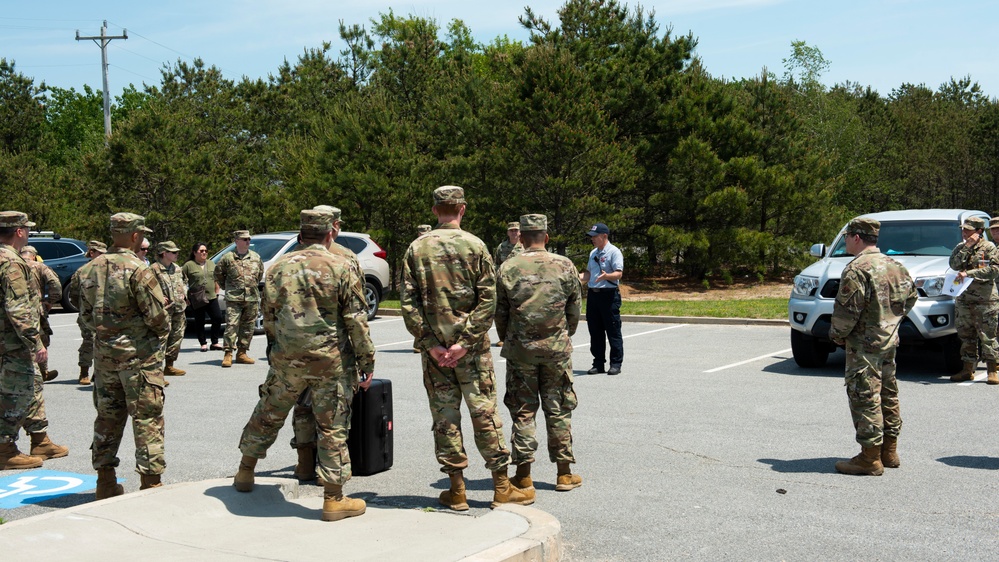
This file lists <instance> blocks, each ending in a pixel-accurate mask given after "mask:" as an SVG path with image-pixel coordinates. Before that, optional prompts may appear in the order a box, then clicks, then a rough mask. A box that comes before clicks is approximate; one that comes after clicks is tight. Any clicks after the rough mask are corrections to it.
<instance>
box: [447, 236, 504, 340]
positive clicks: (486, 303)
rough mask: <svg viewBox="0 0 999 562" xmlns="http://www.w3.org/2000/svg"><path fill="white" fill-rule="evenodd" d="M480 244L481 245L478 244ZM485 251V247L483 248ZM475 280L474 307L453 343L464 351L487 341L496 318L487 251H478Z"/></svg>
mask: <svg viewBox="0 0 999 562" xmlns="http://www.w3.org/2000/svg"><path fill="white" fill-rule="evenodd" d="M480 244H481V243H480ZM483 250H485V247H483ZM477 265H478V268H477V269H478V270H479V276H478V279H476V280H475V295H476V300H477V302H476V305H475V308H473V309H472V312H471V314H469V315H468V317H467V318H466V319H465V326H464V329H463V330H462V331H461V333H460V334H459V335H458V341H457V342H455V343H457V344H459V345H460V346H461V347H463V348H465V349H475V348H476V347H478V346H480V345H482V342H488V341H489V328H491V327H492V326H493V318H494V317H495V316H496V270H495V268H494V267H493V259H492V258H491V257H489V252H488V251H480V253H479V263H478V264H477Z"/></svg>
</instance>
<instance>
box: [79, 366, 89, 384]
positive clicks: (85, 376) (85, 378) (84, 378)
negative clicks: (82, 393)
mask: <svg viewBox="0 0 999 562" xmlns="http://www.w3.org/2000/svg"><path fill="white" fill-rule="evenodd" d="M80 384H81V385H83V386H88V385H89V384H90V367H80Z"/></svg>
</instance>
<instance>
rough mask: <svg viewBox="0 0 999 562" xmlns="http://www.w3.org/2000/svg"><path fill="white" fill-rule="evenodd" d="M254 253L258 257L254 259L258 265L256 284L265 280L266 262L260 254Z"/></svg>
mask: <svg viewBox="0 0 999 562" xmlns="http://www.w3.org/2000/svg"><path fill="white" fill-rule="evenodd" d="M253 255H254V256H256V259H255V260H253V261H254V263H255V264H256V266H257V277H256V279H257V282H256V285H259V284H260V282H261V281H263V280H264V262H263V260H261V259H260V255H259V254H253Z"/></svg>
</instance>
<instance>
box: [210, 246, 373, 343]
mask: <svg viewBox="0 0 999 562" xmlns="http://www.w3.org/2000/svg"><path fill="white" fill-rule="evenodd" d="M336 243H337V244H340V245H341V246H344V247H346V248H347V249H349V250H350V251H352V252H354V254H356V255H357V259H358V261H359V262H361V269H362V270H363V271H364V298H365V300H367V302H368V320H371V319H373V318H374V317H375V314H377V313H378V305H379V303H381V301H382V295H384V293H385V290H386V289H388V287H389V280H390V279H391V278H390V277H389V266H388V262H387V261H385V257H386V253H385V250H383V249H382V248H381V246H379V245H378V244H376V243H375V241H374V240H372V239H371V236H368V235H367V234H362V233H358V232H341V233H340V235H339V236H337V237H336ZM296 245H298V231H297V230H296V231H291V232H272V233H268V234H255V235H253V236H251V237H250V249H251V250H253V251H254V252H256V253H258V254H260V259H261V260H263V262H264V271H265V272H266V271H267V269H268V268H270V266H271V264H272V263H274V262H275V261H276V260H277V259H278V258H280V257H281V256H283V255H285V254H287V253H288V252H290V251H291V250H292V249H293V248H294V247H295V246H296ZM235 248H236V244H235V243H232V244H229V245H228V246H226V247H225V248H223V249H222V251H220V252H219V253H217V254H215V255H214V256H212V261H214V262H215V263H218V262H219V260H220V259H222V256H224V255H225V254H226V253H227V252H231V251H233V250H234V249H235ZM219 300H220V302H219V304H220V305H221V306H222V307H223V308H224V307H225V299H224V298H222V296H221V294H220V295H219ZM257 328H258V330H259V329H262V328H263V327H262V325H261V324H260V319H259V318H258V319H257Z"/></svg>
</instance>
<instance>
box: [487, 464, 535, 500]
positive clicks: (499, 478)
mask: <svg viewBox="0 0 999 562" xmlns="http://www.w3.org/2000/svg"><path fill="white" fill-rule="evenodd" d="M493 490H494V491H493V503H492V505H491V506H490V507H492V508H496V507H498V506H499V504H501V503H515V504H518V505H531V504H532V503H534V490H533V489H530V488H529V489H527V490H521V489H520V488H516V487H514V485H513V484H511V483H510V478H509V477H508V476H507V475H506V468H504V469H503V470H497V471H496V472H494V473H493Z"/></svg>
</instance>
